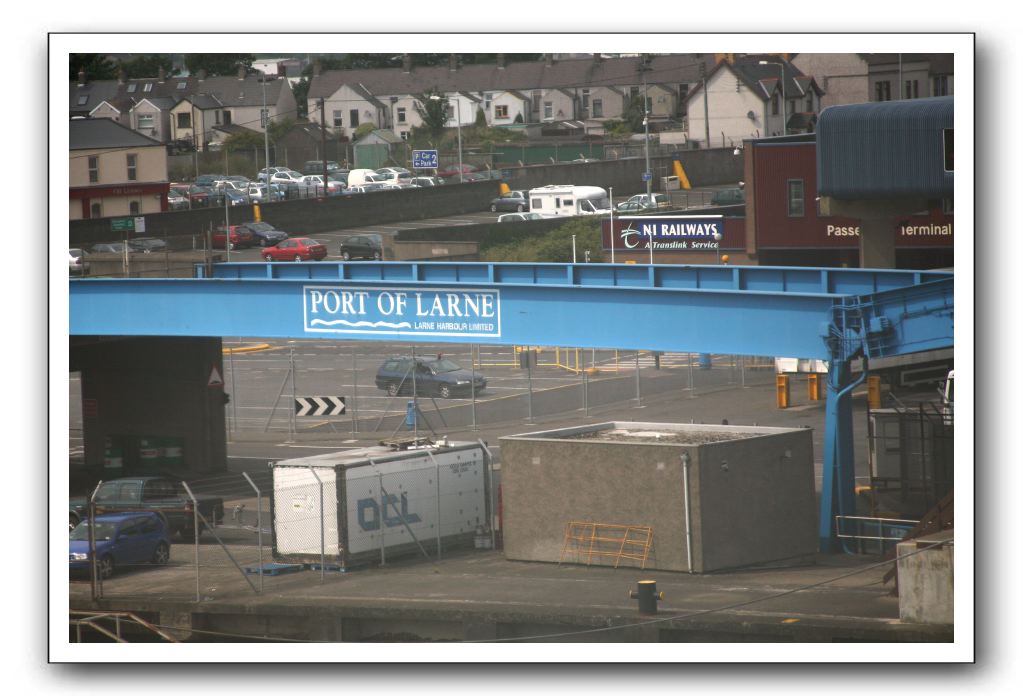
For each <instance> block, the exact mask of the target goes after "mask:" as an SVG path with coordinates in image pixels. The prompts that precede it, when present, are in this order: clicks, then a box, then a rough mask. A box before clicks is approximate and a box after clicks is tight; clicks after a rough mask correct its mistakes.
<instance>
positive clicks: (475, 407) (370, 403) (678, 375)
mask: <svg viewBox="0 0 1023 696" xmlns="http://www.w3.org/2000/svg"><path fill="white" fill-rule="evenodd" d="M390 348H391V350H388V349H384V350H380V349H376V350H372V349H370V348H369V347H368V346H367V344H365V343H357V342H350V341H349V342H345V341H339V342H326V341H315V342H308V341H303V342H296V343H295V344H283V345H282V344H279V343H259V342H247V341H246V342H242V341H238V340H235V341H231V340H227V341H225V354H224V371H225V388H226V390H227V392H228V393H229V394H230V396H231V400H230V403H229V404H228V405H227V414H226V415H227V423H228V433H229V437H231V436H233V434H235V433H238V434H239V435H240V434H242V433H246V432H248V433H253V432H262V433H271V432H277V433H287V434H288V438H289V439H294V438H295V437H297V435H298V434H299V433H303V432H314V431H320V432H333V433H353V434H355V433H374V434H378V435H379V436H381V437H389V436H393V435H395V434H396V433H402V432H413V433H420V432H421V433H422V434H423V435H427V436H431V435H432V436H437V437H439V436H440V435H442V434H445V433H450V432H460V431H462V432H465V431H469V432H471V431H473V430H476V429H478V428H480V427H482V426H489V425H501V424H507V423H521V422H532V421H534V420H539V419H547V418H556V417H560V416H566V415H574V414H579V413H583V414H585V415H590V414H598V413H600V412H602V411H608V410H613V409H616V408H623V407H632V406H642V405H643V403H644V401H645V400H646V399H649V398H658V397H662V396H664V395H669V394H670V395H675V396H678V397H683V398H695V397H697V396H698V395H699V394H701V393H703V392H706V391H709V390H717V389H724V388H733V387H737V386H738V387H754V386H768V385H771V384H773V383H774V377H775V367H774V359H773V358H772V357H763V356H758V357H750V356H735V355H708V354H699V353H673V352H671V353H656V352H651V351H635V350H591V349H582V348H565V347H524V346H518V347H515V346H490V345H475V344H473V345H444V346H409V345H393V346H391V347H390ZM413 355H414V356H415V358H416V359H417V360H418V361H420V362H424V363H426V366H427V367H429V366H431V365H434V364H435V361H436V360H437V359H438V358H442V359H443V360H444V361H445V362H444V366H445V369H447V370H448V372H446V373H445V372H440V373H435V374H429V373H424V374H421V375H420V376H419V377H418V378H414V377H413V375H412V374H411V373H410V372H409V371H408V367H409V365H411V360H410V359H411V358H412V357H413ZM529 355H533V356H534V360H535V362H533V363H532V364H530V363H529V362H528V361H527V356H529ZM392 358H393V359H398V358H404V359H405V362H404V363H403V365H404V367H402V368H401V370H400V371H399V372H398V373H395V372H394V371H393V370H390V371H388V369H386V367H387V364H388V361H389V360H390V359H392ZM484 381H485V386H483V382H484ZM459 383H460V384H459ZM473 385H478V388H474V386H473ZM312 397H321V398H323V397H333V398H334V399H337V400H340V399H343V400H344V406H345V410H344V413H343V414H338V415H325V414H324V412H323V409H321V410H319V411H317V410H316V409H312V410H309V409H307V411H308V412H307V413H304V414H301V415H300V410H299V409H298V406H297V403H296V401H297V400H299V399H310V398H312ZM413 402H414V404H413ZM413 414H414V417H413Z"/></svg>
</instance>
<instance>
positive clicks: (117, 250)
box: [89, 242, 135, 254]
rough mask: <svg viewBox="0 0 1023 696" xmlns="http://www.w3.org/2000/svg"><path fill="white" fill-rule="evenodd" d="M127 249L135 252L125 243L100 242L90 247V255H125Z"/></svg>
mask: <svg viewBox="0 0 1023 696" xmlns="http://www.w3.org/2000/svg"><path fill="white" fill-rule="evenodd" d="M125 247H127V248H128V251H129V252H133V251H135V249H132V248H131V247H130V246H128V245H126V244H125V243H124V242H100V243H98V244H93V245H92V246H90V247H89V253H90V254H123V253H124V249H125Z"/></svg>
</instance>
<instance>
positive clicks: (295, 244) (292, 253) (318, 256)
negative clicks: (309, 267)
mask: <svg viewBox="0 0 1023 696" xmlns="http://www.w3.org/2000/svg"><path fill="white" fill-rule="evenodd" d="M325 258H327V247H325V246H323V245H322V244H320V243H319V242H317V241H316V240H315V239H308V238H307V237H293V238H291V239H285V240H284V241H283V242H278V243H277V244H275V245H274V246H271V247H267V248H266V249H263V259H264V260H265V261H268V262H269V261H321V260H323V259H325Z"/></svg>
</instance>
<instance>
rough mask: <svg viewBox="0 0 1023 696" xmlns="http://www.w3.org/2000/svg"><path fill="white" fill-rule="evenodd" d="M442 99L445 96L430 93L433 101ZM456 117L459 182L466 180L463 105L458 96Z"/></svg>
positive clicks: (456, 99)
mask: <svg viewBox="0 0 1023 696" xmlns="http://www.w3.org/2000/svg"><path fill="white" fill-rule="evenodd" d="M442 99H444V97H442V96H440V95H439V94H431V95H430V100H431V101H441V100H442ZM445 101H446V100H445ZM455 119H456V120H455V126H456V128H457V129H458V183H462V182H463V181H464V178H463V175H464V172H463V171H462V105H461V103H460V102H459V101H458V98H457V97H456V98H455Z"/></svg>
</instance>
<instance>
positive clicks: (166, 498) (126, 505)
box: [68, 476, 224, 539]
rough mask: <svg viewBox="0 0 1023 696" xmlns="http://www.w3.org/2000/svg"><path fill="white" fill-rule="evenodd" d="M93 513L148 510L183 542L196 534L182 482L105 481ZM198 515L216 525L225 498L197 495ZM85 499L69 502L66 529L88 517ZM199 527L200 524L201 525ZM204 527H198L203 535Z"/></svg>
mask: <svg viewBox="0 0 1023 696" xmlns="http://www.w3.org/2000/svg"><path fill="white" fill-rule="evenodd" d="M95 500H96V513H97V515H100V514H104V513H124V512H129V511H132V512H133V511H137V510H147V511H151V512H157V513H159V514H161V515H163V518H164V519H165V520H167V529H168V533H170V534H174V533H175V532H177V533H179V534H181V536H182V537H183V538H184V539H192V538H194V535H195V526H194V522H195V513H194V511H193V504H192V499H191V497H189V495H188V492H187V491H186V490H185V487H184V486H183V485H181V481H178V480H177V479H173V478H169V477H166V476H132V477H125V478H117V479H111V480H110V481H104V482H103V483H101V484H100V486H99V488H98V489H97V490H96V498H95ZM195 500H196V502H197V503H198V504H199V514H200V515H201V516H202V517H203V518H204V519H205V520H206V521H207V522H208V523H209V524H211V525H213V526H216V525H218V524H220V523H221V522H222V521H223V519H224V499H223V498H221V497H219V496H214V495H196V496H195ZM87 509H88V498H84V497H79V498H71V499H70V500H69V501H68V515H69V526H70V527H72V528H74V527H76V526H77V525H78V524H79V523H80V522H81V521H82V520H84V519H85V518H86V517H87V516H88V515H87V514H86V511H87ZM200 524H201V523H200ZM203 528H204V527H200V529H199V531H200V532H202V531H203Z"/></svg>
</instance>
